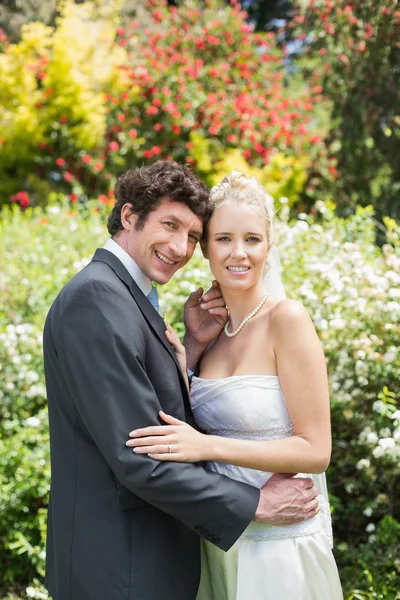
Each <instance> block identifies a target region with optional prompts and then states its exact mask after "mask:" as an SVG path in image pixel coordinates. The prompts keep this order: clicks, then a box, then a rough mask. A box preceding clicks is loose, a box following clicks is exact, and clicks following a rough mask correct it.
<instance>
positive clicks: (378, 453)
mask: <svg viewBox="0 0 400 600" xmlns="http://www.w3.org/2000/svg"><path fill="white" fill-rule="evenodd" d="M372 454H373V456H374V457H375V458H382V456H383V455H384V454H385V451H384V449H383V448H382V447H381V446H376V447H375V448H374V449H373V450H372Z"/></svg>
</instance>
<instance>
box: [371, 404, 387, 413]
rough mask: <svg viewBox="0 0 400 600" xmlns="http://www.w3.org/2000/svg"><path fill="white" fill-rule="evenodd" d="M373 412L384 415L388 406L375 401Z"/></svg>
mask: <svg viewBox="0 0 400 600" xmlns="http://www.w3.org/2000/svg"><path fill="white" fill-rule="evenodd" d="M372 410H374V411H375V412H377V413H378V414H379V415H382V414H384V413H385V412H386V404H385V403H384V402H382V400H375V402H374V403H373V405H372Z"/></svg>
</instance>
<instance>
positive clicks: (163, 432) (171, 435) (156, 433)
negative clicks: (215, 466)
mask: <svg viewBox="0 0 400 600" xmlns="http://www.w3.org/2000/svg"><path fill="white" fill-rule="evenodd" d="M159 415H160V417H161V418H162V420H163V421H165V422H166V423H168V425H158V426H154V427H145V428H142V429H136V430H134V431H131V432H130V434H129V437H130V438H131V439H130V440H128V441H127V442H126V445H127V446H130V447H131V448H133V452H135V454H148V455H149V456H151V457H152V458H155V459H156V460H171V461H175V462H200V461H203V460H208V459H209V456H208V454H207V450H208V447H209V442H210V441H211V440H210V436H207V435H205V434H203V433H199V432H198V431H196V429H193V427H191V426H190V425H188V424H187V423H185V422H184V421H180V420H179V419H175V417H171V415H167V414H165V413H164V412H163V411H160V413H159Z"/></svg>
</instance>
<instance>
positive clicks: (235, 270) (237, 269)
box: [226, 267, 250, 273]
mask: <svg viewBox="0 0 400 600" xmlns="http://www.w3.org/2000/svg"><path fill="white" fill-rule="evenodd" d="M226 268H227V270H228V271H232V273H245V272H246V271H250V267H226Z"/></svg>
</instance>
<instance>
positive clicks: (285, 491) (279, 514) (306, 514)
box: [254, 473, 319, 525]
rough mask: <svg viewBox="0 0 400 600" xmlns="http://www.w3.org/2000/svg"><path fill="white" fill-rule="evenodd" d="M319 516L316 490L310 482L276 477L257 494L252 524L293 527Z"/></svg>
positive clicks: (303, 479) (281, 476)
mask: <svg viewBox="0 0 400 600" xmlns="http://www.w3.org/2000/svg"><path fill="white" fill-rule="evenodd" d="M318 512H319V506H318V490H317V488H316V487H315V485H314V482H313V480H312V479H311V478H308V477H307V478H300V477H295V478H293V477H292V475H290V474H282V473H275V474H274V475H273V476H272V477H271V478H270V479H269V480H268V481H267V483H266V484H265V485H264V486H263V487H262V488H261V490H260V502H259V504H258V508H257V511H256V514H255V516H254V520H255V521H259V522H260V523H265V524H267V525H293V524H295V523H301V521H305V520H306V519H310V518H311V517H314V516H315V515H316V514H318Z"/></svg>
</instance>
